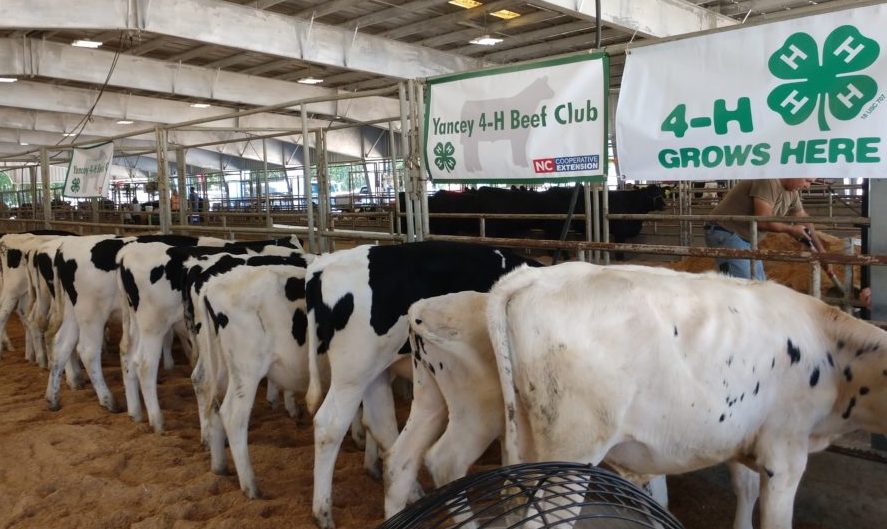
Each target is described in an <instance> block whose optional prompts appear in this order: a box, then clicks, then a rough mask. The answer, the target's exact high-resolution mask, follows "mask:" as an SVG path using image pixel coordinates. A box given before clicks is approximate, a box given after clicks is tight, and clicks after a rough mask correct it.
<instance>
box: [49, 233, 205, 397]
mask: <svg viewBox="0 0 887 529" xmlns="http://www.w3.org/2000/svg"><path fill="white" fill-rule="evenodd" d="M135 241H139V242H143V243H149V242H157V241H162V242H165V243H166V244H172V245H180V246H184V245H191V246H194V245H197V244H199V243H200V241H201V239H199V238H197V237H185V236H178V235H143V236H139V237H115V236H112V235H94V236H88V237H69V238H66V239H65V240H64V241H62V243H61V244H60V245H59V248H58V250H57V251H56V254H55V258H54V260H53V265H54V267H55V281H56V283H55V292H56V296H58V298H59V299H58V300H57V302H56V306H57V308H58V310H56V311H55V312H54V313H53V321H51V322H50V330H49V332H50V334H53V333H54V334H55V337H54V340H53V354H52V360H51V362H50V364H51V365H50V371H49V382H48V383H47V387H46V401H47V403H48V406H49V409H51V410H57V409H59V377H60V375H61V370H62V366H64V365H65V363H66V362H67V361H68V358H69V357H70V356H71V352H72V351H73V350H74V346H75V345H76V347H77V352H78V353H79V354H80V359H81V360H82V361H83V363H84V365H85V367H86V370H87V373H88V374H89V378H90V380H91V381H92V385H93V388H94V389H95V391H96V395H97V396H98V397H99V402H100V403H101V405H102V406H104V407H105V408H107V409H108V410H110V411H113V412H116V411H118V408H117V404H116V402H115V401H114V396H113V395H112V394H111V392H110V390H108V386H107V385H106V384H105V381H104V377H103V375H102V366H101V348H102V341H103V337H104V330H105V325H106V323H107V322H108V318H109V317H110V315H111V313H112V312H113V311H115V310H119V309H120V308H121V307H120V299H119V296H118V295H117V294H118V289H117V266H118V265H117V252H119V251H120V249H121V248H123V247H124V246H125V245H127V244H131V243H133V242H135ZM56 329H57V331H56ZM128 336H129V333H126V332H124V333H122V337H121V341H120V353H121V355H124V356H125V355H126V351H127V349H128V346H129V344H128ZM121 367H122V368H123V370H124V376H128V373H127V372H126V365H125V363H124V364H123V365H122V366H121Z"/></svg>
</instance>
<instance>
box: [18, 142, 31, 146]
mask: <svg viewBox="0 0 887 529" xmlns="http://www.w3.org/2000/svg"><path fill="white" fill-rule="evenodd" d="M18 144H19V145H30V143H28V142H26V141H20V142H18Z"/></svg>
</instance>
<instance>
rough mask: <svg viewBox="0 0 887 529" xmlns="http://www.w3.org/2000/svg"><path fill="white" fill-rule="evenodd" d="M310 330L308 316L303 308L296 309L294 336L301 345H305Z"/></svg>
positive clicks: (294, 314)
mask: <svg viewBox="0 0 887 529" xmlns="http://www.w3.org/2000/svg"><path fill="white" fill-rule="evenodd" d="M307 331H308V317H307V316H306V315H305V311H303V310H302V309H296V311H295V312H294V313H293V329H292V333H293V338H295V339H296V342H297V343H298V344H299V345H305V336H306V334H307Z"/></svg>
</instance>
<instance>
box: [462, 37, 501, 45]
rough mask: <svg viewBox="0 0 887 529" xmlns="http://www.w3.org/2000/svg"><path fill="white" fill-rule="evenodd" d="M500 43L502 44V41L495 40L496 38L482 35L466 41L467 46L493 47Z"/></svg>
mask: <svg viewBox="0 0 887 529" xmlns="http://www.w3.org/2000/svg"><path fill="white" fill-rule="evenodd" d="M500 42H502V39H497V38H496V37H491V36H489V35H484V36H482V37H477V38H476V39H471V40H469V41H468V43H469V44H480V45H481V46H495V45H496V44H499V43H500Z"/></svg>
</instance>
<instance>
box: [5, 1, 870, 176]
mask: <svg viewBox="0 0 887 529" xmlns="http://www.w3.org/2000/svg"><path fill="white" fill-rule="evenodd" d="M600 3H601V6H600V8H601V12H600V20H598V19H596V17H595V2H594V1H593V0H586V1H582V0H555V1H535V0H534V1H532V2H527V1H521V0H476V1H475V0H328V1H322V0H78V1H77V2H72V3H70V6H69V7H66V8H64V9H59V7H58V3H57V2H56V1H55V0H0V77H2V78H9V79H16V80H17V81H15V82H7V83H0V155H8V154H12V153H19V152H23V151H25V150H27V149H28V148H29V146H34V145H58V144H65V143H70V142H72V141H73V140H74V139H75V138H76V139H77V140H78V141H82V140H84V139H89V138H93V137H95V138H98V137H104V136H113V135H118V134H121V133H125V132H127V131H128V130H143V129H146V128H150V127H152V126H155V125H157V124H161V125H163V124H170V123H180V122H183V121H188V120H193V119H201V118H206V117H210V116H215V115H223V114H227V113H231V112H233V111H236V110H241V109H252V108H257V107H262V106H268V105H274V104H278V103H282V102H286V101H295V100H300V99H304V98H314V97H317V98H322V97H329V98H331V97H334V96H336V95H339V94H352V93H360V92H365V91H368V90H374V89H379V88H383V87H390V86H392V85H394V84H396V83H397V82H398V81H400V80H403V79H410V78H423V77H430V76H434V75H440V74H446V73H453V72H459V71H467V70H474V69H477V68H482V67H486V66H493V65H501V64H511V63H515V62H521V61H528V60H533V59H539V58H543V57H550V56H553V55H560V54H565V53H572V52H580V51H584V50H590V49H594V48H595V43H596V32H597V31H598V29H599V30H600V43H601V47H602V48H606V49H608V50H619V49H624V47H625V46H626V45H628V44H630V43H637V42H643V41H645V40H649V39H656V38H663V37H670V36H676V35H683V34H687V33H693V32H698V31H706V30H712V29H717V28H723V27H728V26H733V25H737V24H743V23H748V22H750V21H756V20H761V19H768V18H779V17H782V16H785V15H786V13H791V14H792V15H794V14H800V13H816V12H822V11H828V10H832V9H836V8H838V7H842V6H845V5H854V4H860V3H865V2H859V1H853V0H818V1H811V0H712V1H705V0H692V1H685V0H602V1H601V2H600ZM868 3H871V2H868ZM66 5H67V4H66ZM598 27H599V28H598ZM483 37H490V38H492V39H501V40H500V41H499V42H497V43H496V44H494V45H481V44H476V43H472V42H471V41H475V42H476V39H478V38H483ZM84 40H85V41H91V42H94V43H101V44H100V45H99V46H98V47H96V48H89V47H77V46H73V45H72V43H74V42H75V41H84ZM622 66H623V58H622V57H620V56H615V57H614V58H613V60H612V61H611V77H612V78H611V87H613V89H614V90H618V87H619V81H620V78H621V73H622ZM310 79H314V80H319V81H321V82H318V83H316V84H306V83H305V82H306V81H308V80H310ZM398 112H399V103H398V100H397V94H396V93H394V94H393V96H383V95H380V96H374V97H368V98H362V99H358V100H342V101H331V102H326V103H319V104H316V105H312V106H310V107H309V108H308V117H309V118H310V122H309V126H317V125H319V124H330V123H340V122H350V123H356V124H360V123H363V122H366V121H371V120H375V119H383V118H392V117H396V116H397V115H398ZM87 115H89V116H90V120H88V121H87V122H86V123H85V126H82V130H81V127H78V124H79V123H81V121H82V120H83V118H84V116H87ZM121 122H122V123H121ZM394 125H395V127H396V126H397V124H394ZM210 126H211V127H212V128H214V129H215V130H204V131H201V130H190V131H188V132H187V133H185V132H182V133H180V134H181V136H180V137H172V138H171V139H170V141H171V142H173V143H179V144H185V145H194V144H196V143H209V142H213V141H219V140H224V139H240V138H244V136H235V135H234V134H233V133H232V132H230V131H224V130H223V129H225V128H231V127H235V126H239V127H257V128H258V127H266V128H271V127H280V129H287V130H293V131H299V130H301V116H300V114H299V112H298V109H293V108H289V109H281V110H277V111H274V112H264V113H259V114H254V115H252V116H249V117H248V119H246V118H244V119H238V120H232V119H229V120H226V121H224V122H215V123H212V124H210ZM72 132H79V135H78V136H70V134H72ZM177 134H178V133H177ZM364 135H365V134H364V132H362V131H361V130H360V129H359V128H355V129H351V130H350V131H341V132H337V133H336V135H335V136H334V139H333V140H332V145H331V150H333V151H334V152H336V153H339V154H341V155H344V156H346V157H351V158H355V159H360V158H361V157H362V156H371V155H372V153H371V152H369V153H368V152H367V147H368V145H367V142H366V141H364V139H365V138H364V139H362V136H364ZM153 139H154V138H153V134H147V135H143V136H139V137H136V138H134V140H135V141H139V140H144V141H145V142H151V141H153ZM300 141H301V140H300V135H299V134H298V133H293V134H291V135H288V136H284V137H281V138H279V139H277V140H273V142H272V147H270V148H267V150H268V151H272V152H273V153H274V154H273V156H277V154H276V153H278V152H279V153H280V158H281V161H283V159H284V158H285V157H286V152H287V145H290V146H291V145H292V144H295V143H298V142H300ZM243 143H245V142H243ZM243 143H240V144H237V143H234V144H231V145H228V146H216V147H213V148H211V149H209V150H210V151H211V152H213V153H215V154H216V155H217V156H223V155H229V156H230V155H240V156H246V157H249V156H250V154H249V153H247V152H246V151H247V150H248V149H245V148H244V146H243ZM24 144H29V145H24ZM278 144H279V145H278ZM240 151H243V152H240ZM266 155H267V154H266ZM204 157H205V156H204ZM253 158H255V156H253ZM269 161H272V162H273V161H274V160H269Z"/></svg>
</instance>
